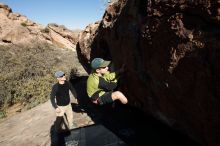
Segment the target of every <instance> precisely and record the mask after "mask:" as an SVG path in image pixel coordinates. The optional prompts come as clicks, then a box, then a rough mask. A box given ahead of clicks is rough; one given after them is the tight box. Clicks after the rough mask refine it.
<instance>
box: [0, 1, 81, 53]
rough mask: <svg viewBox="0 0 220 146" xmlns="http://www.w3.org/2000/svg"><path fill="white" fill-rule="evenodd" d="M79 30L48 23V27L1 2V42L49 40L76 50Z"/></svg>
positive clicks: (27, 42)
mask: <svg viewBox="0 0 220 146" xmlns="http://www.w3.org/2000/svg"><path fill="white" fill-rule="evenodd" d="M77 40H78V32H76V31H72V30H69V29H67V28H66V27H65V26H63V25H58V24H48V25H47V26H46V27H44V26H42V25H41V24H37V23H35V22H33V21H31V20H29V19H28V18H27V17H26V16H24V15H21V14H19V13H13V12H12V9H11V8H10V7H8V6H7V5H5V4H2V3H0V44H1V45H7V44H31V43H32V42H33V41H39V42H47V43H50V44H54V45H55V46H57V47H60V48H67V49H71V50H75V45H76V42H77Z"/></svg>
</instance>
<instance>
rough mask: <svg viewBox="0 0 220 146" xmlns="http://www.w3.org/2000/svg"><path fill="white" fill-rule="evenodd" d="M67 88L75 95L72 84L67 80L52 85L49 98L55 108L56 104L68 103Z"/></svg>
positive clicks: (64, 104) (63, 104)
mask: <svg viewBox="0 0 220 146" xmlns="http://www.w3.org/2000/svg"><path fill="white" fill-rule="evenodd" d="M69 90H70V91H71V92H72V93H73V95H74V96H75V97H76V93H75V90H74V89H73V87H72V85H71V84H70V83H69V82H68V81H65V83H64V84H59V83H56V84H54V85H53V87H52V91H51V94H50V100H51V103H52V106H53V107H54V108H57V105H58V106H66V105H68V104H69V103H70V95H69ZM55 98H56V102H55Z"/></svg>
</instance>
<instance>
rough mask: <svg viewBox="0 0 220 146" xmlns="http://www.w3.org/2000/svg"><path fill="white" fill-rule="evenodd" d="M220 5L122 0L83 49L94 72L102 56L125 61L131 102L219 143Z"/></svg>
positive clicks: (124, 83) (207, 0)
mask: <svg viewBox="0 0 220 146" xmlns="http://www.w3.org/2000/svg"><path fill="white" fill-rule="evenodd" d="M219 10H220V2H219V1H218V0H213V1H211V0H199V1H198V0H195V1H191V0H180V1H177V0H166V1H161V0H148V1H147V0H133V1H130V0H119V1H118V2H115V3H112V4H111V5H110V6H109V7H108V8H107V9H106V12H105V14H104V16H103V20H102V21H101V22H100V25H99V26H98V29H97V30H96V28H95V30H96V31H95V33H88V35H83V34H81V38H80V40H79V43H78V45H77V51H78V53H79V54H80V53H83V54H81V55H80V56H79V57H81V58H80V60H81V62H82V63H83V64H84V67H87V70H88V71H89V68H88V67H89V63H90V60H91V59H93V58H94V57H103V58H104V59H109V60H112V61H113V63H114V65H115V67H116V68H118V67H120V66H121V65H122V64H125V65H126V67H127V70H126V73H124V75H123V77H122V79H121V84H120V90H122V92H124V93H125V95H126V96H127V97H128V99H129V104H131V105H133V106H137V107H139V108H141V109H142V110H144V111H145V112H147V113H151V114H152V115H153V116H154V117H157V118H158V119H160V120H162V121H163V122H165V123H167V124H168V125H170V126H171V127H173V128H176V129H179V130H181V131H182V132H184V133H186V134H188V135H190V136H191V137H192V138H193V139H195V140H196V141H199V142H200V143H202V144H203V145H210V146H218V145H220V140H219V139H220V135H219V129H220V125H219V123H220V102H219V97H220V84H219V83H220V77H219V74H220V59H219V58H220V57H219V56H220V52H219V48H220V43H219V42H220V40H219V39H220V30H219V26H220V13H219ZM90 32H91V31H90ZM91 34H92V35H91ZM88 40H89V41H88ZM89 42H91V44H90V43H89Z"/></svg>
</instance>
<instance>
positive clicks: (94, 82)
mask: <svg viewBox="0 0 220 146" xmlns="http://www.w3.org/2000/svg"><path fill="white" fill-rule="evenodd" d="M109 64H110V61H105V60H103V59H102V58H95V59H93V60H92V62H91V67H92V69H93V70H92V73H91V74H90V75H89V77H88V80H87V94H88V96H89V98H90V99H91V100H92V102H93V103H95V104H99V105H103V104H108V103H112V102H113V101H115V100H119V101H120V102H121V103H122V104H127V102H128V100H127V98H126V97H125V96H124V94H123V93H122V92H120V91H114V90H115V89H116V87H117V79H118V78H119V75H120V74H121V73H122V72H124V68H121V69H119V70H118V71H116V72H111V73H110V72H109V71H108V65H109Z"/></svg>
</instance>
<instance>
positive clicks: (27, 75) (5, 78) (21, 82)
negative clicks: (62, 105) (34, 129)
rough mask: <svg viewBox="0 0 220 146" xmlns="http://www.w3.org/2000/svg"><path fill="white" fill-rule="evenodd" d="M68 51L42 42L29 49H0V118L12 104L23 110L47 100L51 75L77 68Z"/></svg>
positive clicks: (0, 47) (15, 47)
mask: <svg viewBox="0 0 220 146" xmlns="http://www.w3.org/2000/svg"><path fill="white" fill-rule="evenodd" d="M74 59H75V58H74V55H73V52H72V51H70V50H64V49H58V48H55V47H53V46H51V45H49V44H45V43H33V44H32V45H31V46H14V45H13V46H0V68H1V70H0V84H1V86H0V118H1V117H5V116H6V115H5V111H6V109H7V108H8V107H9V106H12V105H13V104H15V103H18V102H20V103H22V105H24V106H25V108H26V109H29V108H32V107H34V106H36V105H38V104H39V103H43V102H45V101H47V100H48V99H49V94H50V90H51V86H52V84H53V83H54V82H56V80H55V78H54V77H53V73H54V72H55V71H56V70H63V71H65V72H66V73H67V75H68V73H70V72H71V70H73V69H74V68H75V67H76V66H75V65H74V64H73V63H74Z"/></svg>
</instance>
